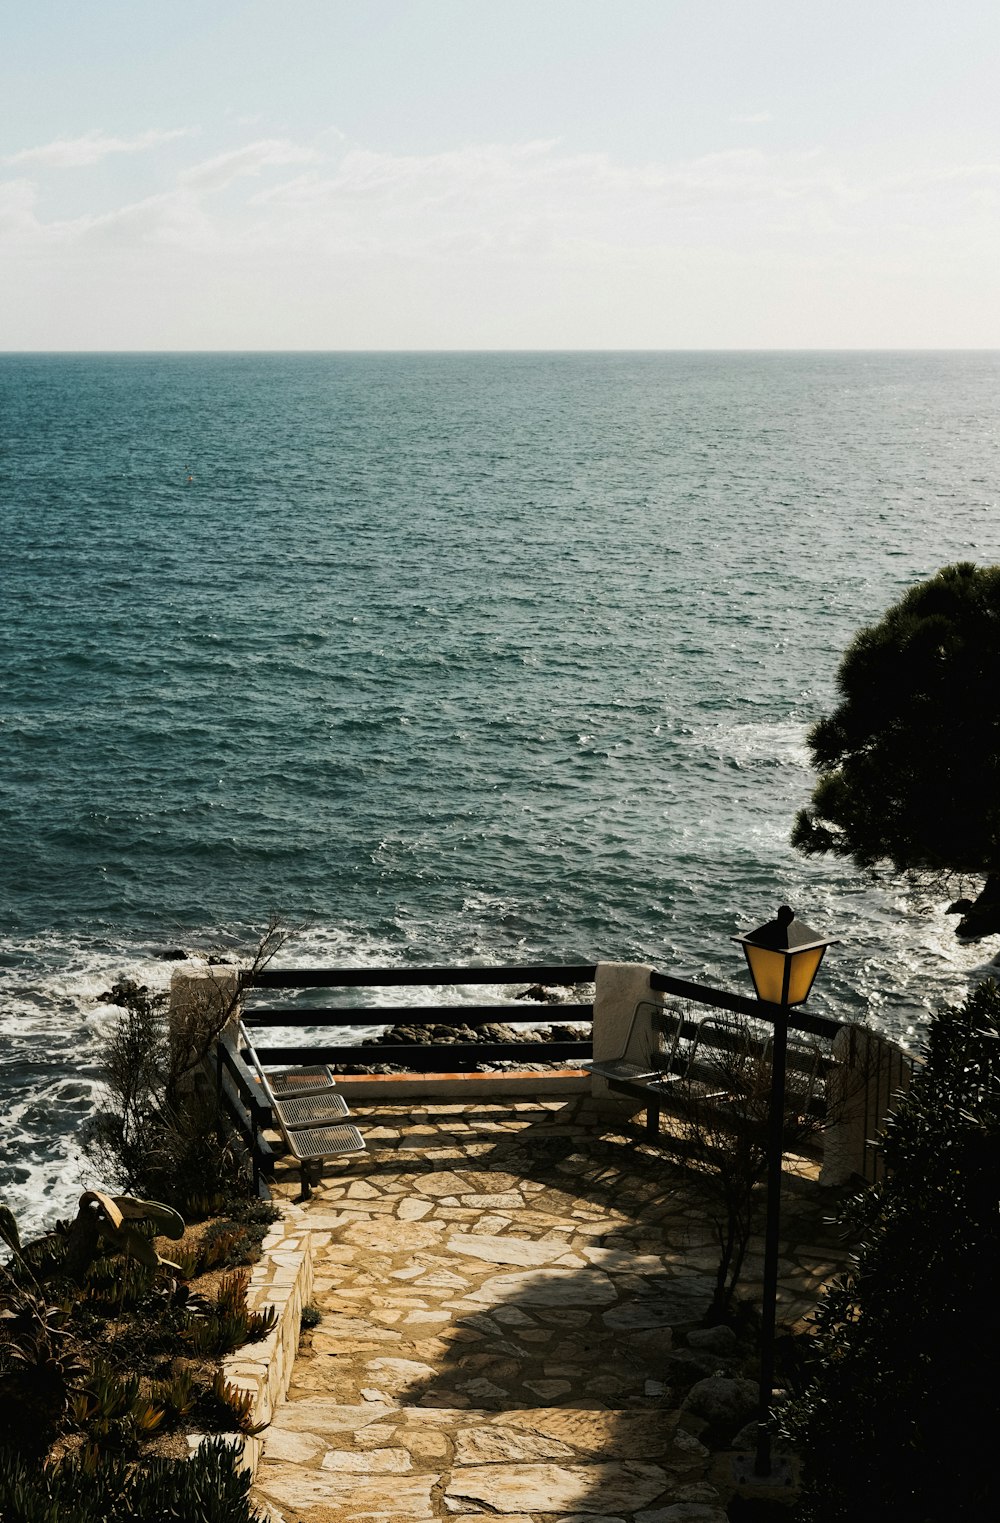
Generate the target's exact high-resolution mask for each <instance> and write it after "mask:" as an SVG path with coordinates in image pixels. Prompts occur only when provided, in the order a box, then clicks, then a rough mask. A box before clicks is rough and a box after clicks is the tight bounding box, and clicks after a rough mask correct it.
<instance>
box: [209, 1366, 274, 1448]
mask: <svg viewBox="0 0 1000 1523" xmlns="http://www.w3.org/2000/svg"><path fill="white" fill-rule="evenodd" d="M212 1394H213V1395H214V1397H215V1399H216V1401H217V1402H218V1403H219V1405H220V1407H222V1408H224V1409H225V1410H226V1411H227V1412H228V1413H229V1414H230V1416H231V1418H232V1424H233V1427H234V1428H235V1429H236V1430H237V1432H238V1433H245V1434H246V1435H247V1436H248V1437H250V1438H252V1437H253V1436H254V1434H256V1433H262V1432H263V1431H264V1429H265V1428H266V1427H267V1423H263V1422H261V1423H257V1422H254V1420H253V1405H254V1399H253V1393H252V1392H251V1391H242V1390H240V1388H239V1386H234V1385H232V1384H231V1382H230V1381H228V1380H227V1379H226V1377H225V1375H223V1373H222V1371H221V1370H218V1371H217V1372H216V1376H215V1380H214V1381H213V1383H212Z"/></svg>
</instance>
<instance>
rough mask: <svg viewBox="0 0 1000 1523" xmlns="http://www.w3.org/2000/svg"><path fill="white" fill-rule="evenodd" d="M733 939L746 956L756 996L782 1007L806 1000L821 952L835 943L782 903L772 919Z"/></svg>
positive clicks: (821, 956) (821, 958) (798, 1003)
mask: <svg viewBox="0 0 1000 1523" xmlns="http://www.w3.org/2000/svg"><path fill="white" fill-rule="evenodd" d="M736 940H737V941H738V942H739V943H740V944H741V946H742V947H743V951H744V953H745V955H746V960H747V966H748V967H749V969H750V977H751V978H752V979H753V984H754V989H755V990H756V992H757V998H758V999H759V1000H763V1001H764V1002H765V1003H766V1004H769V1005H785V1006H788V1005H801V1004H802V1002H803V1001H804V1000H806V999H808V997H809V991H810V989H811V988H812V986H813V980H814V979H815V977H816V974H817V972H818V971H819V965H820V963H821V962H822V961H823V953H824V952H825V951H826V949H827V947H829V946H833V945H834V943H833V942H832V941H824V940H823V939H822V938H821V937H819V936H817V935H816V932H815V931H811V930H810V929H809V927H808V926H806V925H803V924H802V922H801V921H798V920H796V919H795V917H794V915H793V913H792V911H791V910H790V909H789V908H788V906H787V905H784V904H783V905H782V906H781V909H780V910H779V911H778V914H777V917H776V918H775V919H774V920H771V921H769V922H768V924H767V925H762V926H759V927H758V928H757V930H756V931H751V932H750V934H749V935H747V936H737V937H736Z"/></svg>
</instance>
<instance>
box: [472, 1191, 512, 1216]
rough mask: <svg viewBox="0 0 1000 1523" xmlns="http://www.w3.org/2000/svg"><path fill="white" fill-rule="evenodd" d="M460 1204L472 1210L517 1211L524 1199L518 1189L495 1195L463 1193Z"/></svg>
mask: <svg viewBox="0 0 1000 1523" xmlns="http://www.w3.org/2000/svg"><path fill="white" fill-rule="evenodd" d="M461 1204H462V1205H463V1206H464V1207H465V1208H466V1209H467V1210H473V1211H519V1210H520V1209H521V1207H522V1206H523V1205H524V1199H523V1197H522V1195H521V1193H520V1191H519V1190H504V1191H502V1192H498V1193H497V1194H496V1195H463V1196H462V1200H461Z"/></svg>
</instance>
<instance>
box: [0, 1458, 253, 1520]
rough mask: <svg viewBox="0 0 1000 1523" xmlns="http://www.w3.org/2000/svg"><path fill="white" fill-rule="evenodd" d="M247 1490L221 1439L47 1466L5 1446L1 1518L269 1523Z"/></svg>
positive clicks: (245, 1479) (0, 1468)
mask: <svg viewBox="0 0 1000 1523" xmlns="http://www.w3.org/2000/svg"><path fill="white" fill-rule="evenodd" d="M249 1490H250V1477H249V1475H248V1474H247V1473H246V1472H245V1471H243V1470H241V1469H239V1468H238V1466H237V1463H236V1460H235V1458H234V1455H233V1453H232V1450H231V1449H230V1448H229V1447H228V1445H227V1444H225V1443H223V1442H221V1441H219V1440H209V1441H208V1442H206V1443H204V1444H203V1445H202V1446H201V1448H200V1449H199V1450H198V1452H197V1453H196V1454H195V1455H194V1456H193V1458H191V1459H190V1460H151V1461H150V1462H149V1463H148V1464H146V1465H143V1466H141V1467H136V1466H130V1465H128V1464H126V1463H125V1462H124V1461H122V1460H118V1459H106V1460H103V1461H102V1462H101V1463H99V1464H97V1465H96V1466H95V1465H93V1463H92V1460H91V1459H90V1458H89V1457H84V1458H82V1459H72V1460H66V1461H64V1462H63V1463H62V1464H61V1465H58V1466H54V1467H52V1468H50V1469H44V1470H43V1469H41V1468H39V1467H36V1466H33V1465H30V1464H27V1463H26V1462H25V1461H24V1460H23V1459H21V1458H20V1456H18V1455H17V1454H15V1453H14V1452H12V1451H11V1450H9V1449H0V1518H2V1519H3V1523H263V1519H262V1518H261V1515H260V1514H259V1513H258V1512H257V1511H256V1510H255V1509H254V1508H253V1507H251V1505H250V1500H249Z"/></svg>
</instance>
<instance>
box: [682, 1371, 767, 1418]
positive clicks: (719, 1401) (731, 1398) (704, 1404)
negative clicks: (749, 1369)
mask: <svg viewBox="0 0 1000 1523" xmlns="http://www.w3.org/2000/svg"><path fill="white" fill-rule="evenodd" d="M759 1394H760V1393H759V1391H758V1389H757V1386H756V1385H755V1384H754V1382H753V1381H752V1380H743V1379H741V1378H740V1377H738V1376H732V1375H709V1376H707V1377H706V1379H704V1380H699V1381H698V1382H697V1383H696V1384H695V1385H693V1386H692V1387H691V1389H690V1391H689V1392H688V1393H687V1395H686V1396H685V1398H684V1400H683V1402H682V1403H681V1410H682V1411H683V1412H693V1413H694V1414H695V1416H697V1417H703V1418H704V1419H705V1421H706V1422H708V1423H711V1424H712V1426H713V1427H726V1426H731V1427H732V1428H733V1429H736V1428H741V1427H742V1426H743V1424H744V1423H746V1422H749V1420H750V1418H751V1417H753V1415H754V1413H755V1412H756V1411H757V1400H758V1397H759Z"/></svg>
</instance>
